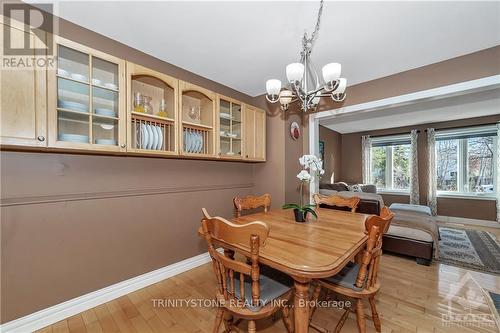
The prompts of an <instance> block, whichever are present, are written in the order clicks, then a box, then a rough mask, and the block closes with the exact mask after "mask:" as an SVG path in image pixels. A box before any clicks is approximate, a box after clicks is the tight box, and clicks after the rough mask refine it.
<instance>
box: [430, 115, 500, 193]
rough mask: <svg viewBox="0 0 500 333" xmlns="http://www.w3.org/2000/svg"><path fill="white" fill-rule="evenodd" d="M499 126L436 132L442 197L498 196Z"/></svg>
mask: <svg viewBox="0 0 500 333" xmlns="http://www.w3.org/2000/svg"><path fill="white" fill-rule="evenodd" d="M496 131H497V130H496V125H490V126H481V127H471V128H464V129H454V130H447V131H439V132H436V164H437V165H436V172H437V190H438V193H440V194H462V195H494V193H495V192H496V186H497V184H495V176H496V172H498V170H495V161H496V151H497V150H496V149H497V145H498V138H497V134H496Z"/></svg>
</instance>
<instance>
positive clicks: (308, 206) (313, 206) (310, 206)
mask: <svg viewBox="0 0 500 333" xmlns="http://www.w3.org/2000/svg"><path fill="white" fill-rule="evenodd" d="M306 207H307V208H316V205H304V208H306Z"/></svg>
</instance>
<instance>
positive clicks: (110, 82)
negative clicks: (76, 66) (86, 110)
mask: <svg viewBox="0 0 500 333" xmlns="http://www.w3.org/2000/svg"><path fill="white" fill-rule="evenodd" d="M91 84H92V111H93V112H92V143H94V144H99V145H112V146H117V145H118V119H119V112H118V109H119V108H118V106H119V99H118V65H117V64H114V63H111V62H109V61H105V60H102V59H99V58H97V57H92V82H91Z"/></svg>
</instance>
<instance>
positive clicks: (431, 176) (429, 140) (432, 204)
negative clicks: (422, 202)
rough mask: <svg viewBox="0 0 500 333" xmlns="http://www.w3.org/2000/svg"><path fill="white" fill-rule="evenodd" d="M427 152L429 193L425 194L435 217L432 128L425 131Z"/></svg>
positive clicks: (435, 199)
mask: <svg viewBox="0 0 500 333" xmlns="http://www.w3.org/2000/svg"><path fill="white" fill-rule="evenodd" d="M427 151H428V154H429V159H428V162H429V171H428V177H429V193H428V194H427V205H428V206H429V208H430V209H431V212H432V215H437V171H436V132H435V131H434V128H428V129H427Z"/></svg>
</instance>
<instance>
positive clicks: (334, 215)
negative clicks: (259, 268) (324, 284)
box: [220, 208, 369, 333]
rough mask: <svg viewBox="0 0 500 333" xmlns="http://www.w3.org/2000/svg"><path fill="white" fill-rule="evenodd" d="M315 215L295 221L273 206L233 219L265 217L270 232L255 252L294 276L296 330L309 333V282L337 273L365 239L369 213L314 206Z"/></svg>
mask: <svg viewBox="0 0 500 333" xmlns="http://www.w3.org/2000/svg"><path fill="white" fill-rule="evenodd" d="M316 212H317V214H318V218H317V219H315V218H311V219H310V220H309V221H307V222H305V223H297V222H295V220H294V215H293V211H291V210H281V209H280V210H271V211H269V212H267V213H257V214H250V215H246V216H242V217H239V218H233V219H232V220H231V221H232V222H234V223H238V224H241V223H248V222H252V221H262V222H265V223H266V224H267V225H268V226H269V228H270V231H269V236H268V238H267V241H266V243H265V245H264V246H263V247H261V248H260V251H259V261H260V263H262V264H264V265H267V266H269V267H272V268H274V269H277V270H279V271H281V272H284V273H286V274H288V275H289V276H291V277H292V278H293V280H294V287H295V298H294V324H295V333H305V332H308V328H309V287H310V282H311V280H312V279H317V278H325V277H329V276H332V275H334V274H336V273H338V272H339V271H340V270H341V269H342V268H343V267H344V266H345V265H346V264H347V263H348V262H349V261H350V260H351V259H353V258H354V256H355V255H356V254H357V253H358V252H359V251H360V250H361V249H362V248H363V246H364V244H365V243H366V241H367V240H368V236H367V234H366V233H365V220H366V219H367V217H368V216H369V215H366V214H358V213H351V212H346V211H339V210H333V209H326V208H319V209H316ZM220 245H221V246H222V247H223V248H225V249H228V250H231V251H236V252H238V253H241V254H244V255H246V254H250V253H249V252H250V248H249V244H243V243H241V244H239V243H238V244H224V243H223V242H220Z"/></svg>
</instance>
